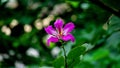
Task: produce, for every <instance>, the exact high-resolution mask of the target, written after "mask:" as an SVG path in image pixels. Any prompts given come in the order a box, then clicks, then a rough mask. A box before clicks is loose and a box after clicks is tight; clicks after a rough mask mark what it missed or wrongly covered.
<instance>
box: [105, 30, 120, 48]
mask: <svg viewBox="0 0 120 68" xmlns="http://www.w3.org/2000/svg"><path fill="white" fill-rule="evenodd" d="M106 44H107V45H109V46H110V47H112V48H118V47H117V46H118V45H119V44H120V31H118V32H114V33H113V34H112V35H111V36H110V37H109V38H108V39H107V43H106Z"/></svg>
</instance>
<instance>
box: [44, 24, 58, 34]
mask: <svg viewBox="0 0 120 68" xmlns="http://www.w3.org/2000/svg"><path fill="white" fill-rule="evenodd" d="M45 31H46V32H47V33H48V34H51V35H55V34H57V32H56V31H55V29H54V28H53V27H52V26H48V27H46V28H45Z"/></svg>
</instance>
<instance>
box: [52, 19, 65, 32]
mask: <svg viewBox="0 0 120 68" xmlns="http://www.w3.org/2000/svg"><path fill="white" fill-rule="evenodd" d="M63 24H64V22H63V20H62V19H57V20H56V21H55V23H54V26H55V27H56V29H57V30H58V31H61V29H62V27H63Z"/></svg>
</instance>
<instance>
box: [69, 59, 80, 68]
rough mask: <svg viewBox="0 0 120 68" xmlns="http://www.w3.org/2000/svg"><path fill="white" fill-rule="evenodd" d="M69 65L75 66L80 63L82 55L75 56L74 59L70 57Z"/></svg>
mask: <svg viewBox="0 0 120 68" xmlns="http://www.w3.org/2000/svg"><path fill="white" fill-rule="evenodd" d="M67 62H68V67H69V68H73V67H74V66H75V65H77V64H79V62H80V57H77V58H73V59H68V61H67Z"/></svg>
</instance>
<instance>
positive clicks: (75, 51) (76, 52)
mask: <svg viewBox="0 0 120 68" xmlns="http://www.w3.org/2000/svg"><path fill="white" fill-rule="evenodd" d="M85 49H86V48H85V47H84V46H78V47H75V48H73V49H72V50H71V51H70V52H69V53H68V57H67V58H68V59H73V58H77V57H79V56H80V55H82V54H83V53H84V52H85Z"/></svg>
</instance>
